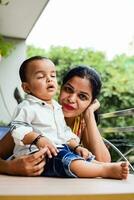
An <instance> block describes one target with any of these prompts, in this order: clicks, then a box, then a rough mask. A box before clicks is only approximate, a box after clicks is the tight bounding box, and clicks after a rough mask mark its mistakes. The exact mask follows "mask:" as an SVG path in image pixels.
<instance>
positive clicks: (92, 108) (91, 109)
mask: <svg viewBox="0 0 134 200" xmlns="http://www.w3.org/2000/svg"><path fill="white" fill-rule="evenodd" d="M99 107H100V102H99V101H98V99H95V100H94V101H93V102H92V103H91V104H90V105H89V106H88V108H87V109H86V110H85V112H84V113H83V114H84V118H85V119H86V118H87V117H88V116H89V115H90V113H94V112H95V111H96V110H98V109H99Z"/></svg>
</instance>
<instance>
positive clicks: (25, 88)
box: [21, 82, 30, 94]
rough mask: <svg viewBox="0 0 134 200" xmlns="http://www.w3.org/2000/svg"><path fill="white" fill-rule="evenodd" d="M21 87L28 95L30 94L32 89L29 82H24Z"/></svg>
mask: <svg viewBox="0 0 134 200" xmlns="http://www.w3.org/2000/svg"><path fill="white" fill-rule="evenodd" d="M21 87H22V88H23V90H24V92H26V93H27V94H29V93H30V88H29V84H28V83H27V82H23V83H22V84H21Z"/></svg>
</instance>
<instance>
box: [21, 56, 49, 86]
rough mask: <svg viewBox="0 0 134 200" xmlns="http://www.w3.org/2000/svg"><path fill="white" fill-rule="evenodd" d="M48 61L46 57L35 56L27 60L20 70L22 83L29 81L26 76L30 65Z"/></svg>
mask: <svg viewBox="0 0 134 200" xmlns="http://www.w3.org/2000/svg"><path fill="white" fill-rule="evenodd" d="M44 59H45V60H46V59H49V58H47V57H44V56H33V57H31V58H28V59H27V60H25V61H24V62H23V63H22V64H21V66H20V69H19V75H20V79H21V82H26V81H27V78H26V74H27V68H28V64H29V63H30V62H32V61H34V60H44Z"/></svg>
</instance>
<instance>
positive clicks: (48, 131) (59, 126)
mask: <svg viewBox="0 0 134 200" xmlns="http://www.w3.org/2000/svg"><path fill="white" fill-rule="evenodd" d="M52 105H53V109H52V106H51V105H49V104H47V103H46V102H45V101H42V100H40V99H38V98H36V97H34V96H32V95H27V98H26V100H24V101H23V102H22V103H20V104H19V105H18V106H17V108H16V110H15V112H14V116H13V121H12V123H11V124H12V125H14V127H15V128H14V129H13V131H12V136H13V138H14V141H15V144H16V146H15V149H14V154H15V156H17V155H24V154H27V153H29V145H25V146H24V144H23V143H22V140H23V138H24V136H25V135H26V134H28V133H29V132H31V131H34V132H36V133H39V134H41V135H43V136H45V137H47V138H48V139H49V140H50V141H52V143H53V144H54V145H61V144H66V143H67V141H69V140H70V139H76V140H77V142H79V137H77V136H76V135H75V134H74V133H73V132H72V130H71V129H70V127H68V126H67V125H66V122H65V120H64V115H63V112H62V109H61V106H60V105H59V104H58V103H57V102H56V101H55V100H52ZM35 149H37V148H36V147H35V146H33V149H32V150H35Z"/></svg>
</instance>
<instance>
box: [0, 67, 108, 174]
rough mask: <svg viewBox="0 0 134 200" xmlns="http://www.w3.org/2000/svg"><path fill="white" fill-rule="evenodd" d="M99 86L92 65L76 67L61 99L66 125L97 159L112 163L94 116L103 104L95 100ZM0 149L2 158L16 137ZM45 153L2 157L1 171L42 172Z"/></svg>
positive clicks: (63, 88) (8, 138)
mask: <svg viewBox="0 0 134 200" xmlns="http://www.w3.org/2000/svg"><path fill="white" fill-rule="evenodd" d="M100 89H101V80H100V76H99V74H98V73H97V72H96V71H95V70H94V69H92V68H89V67H86V66H77V67H75V68H73V69H72V70H70V71H69V72H68V73H67V74H66V75H65V77H64V79H63V84H62V87H61V92H60V96H59V102H60V104H61V105H62V109H63V113H64V116H65V120H66V123H67V125H68V126H70V128H71V129H72V130H73V132H74V133H76V134H77V135H78V136H79V137H80V139H81V143H82V144H83V145H84V146H85V147H86V148H88V149H89V150H90V151H91V152H92V153H93V154H94V155H95V156H96V160H98V161H102V162H110V154H109V152H108V150H107V148H106V146H105V144H104V142H103V140H102V138H101V135H100V133H99V130H98V128H97V124H96V120H95V115H94V113H95V111H96V110H97V109H98V108H99V106H100V104H99V102H98V100H97V99H96V98H97V96H98V95H99V93H100ZM0 148H1V149H0V156H1V157H3V158H4V157H5V156H6V155H7V154H8V155H9V153H10V152H11V151H12V149H13V140H12V139H11V135H10V134H8V135H7V136H6V137H5V138H4V139H3V140H2V141H0ZM100 150H101V151H100ZM3 152H4V154H3ZM45 152H46V149H43V150H40V151H39V152H37V153H35V154H32V155H27V156H23V157H20V158H17V159H14V160H6V161H5V160H2V159H0V173H7V174H12V175H23V176H24V175H26V176H37V175H40V174H41V173H42V171H43V167H44V165H45V161H44V154H45ZM18 166H19V167H18Z"/></svg>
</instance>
